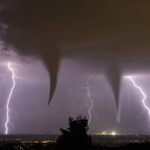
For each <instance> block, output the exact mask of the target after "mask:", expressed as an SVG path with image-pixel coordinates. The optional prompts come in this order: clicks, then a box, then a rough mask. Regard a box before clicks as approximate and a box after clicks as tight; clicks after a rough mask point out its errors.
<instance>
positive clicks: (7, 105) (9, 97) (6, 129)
mask: <svg viewBox="0 0 150 150" xmlns="http://www.w3.org/2000/svg"><path fill="white" fill-rule="evenodd" d="M7 66H8V69H9V71H10V72H11V74H12V76H11V78H12V83H13V84H12V87H11V89H10V93H9V95H8V98H7V102H6V122H5V134H8V123H9V111H10V110H9V104H10V100H11V97H12V94H13V90H14V88H15V84H16V82H15V73H14V70H13V68H12V65H11V63H10V62H8V64H7Z"/></svg>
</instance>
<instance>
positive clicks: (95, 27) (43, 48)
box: [0, 0, 150, 107]
mask: <svg viewBox="0 0 150 150" xmlns="http://www.w3.org/2000/svg"><path fill="white" fill-rule="evenodd" d="M0 4H1V7H0V39H1V41H3V42H5V45H6V50H7V47H13V48H14V49H15V50H16V51H17V52H18V53H19V54H20V55H23V56H35V57H39V58H41V59H42V60H43V62H44V63H45V66H46V68H47V70H48V71H49V74H50V96H49V102H50V101H51V99H52V98H53V95H54V92H55V88H56V85H57V78H58V72H59V65H60V62H61V59H62V58H66V57H67V58H71V59H74V58H75V59H77V60H79V61H80V60H82V61H84V58H87V59H88V60H89V61H92V63H95V62H96V63H95V65H94V66H95V67H94V69H95V71H97V70H101V71H102V72H103V73H104V74H105V76H106V78H107V80H108V82H109V84H110V86H111V88H112V91H113V93H114V97H115V100H116V106H117V107H118V104H119V89H120V80H121V75H122V74H130V73H134V72H137V73H139V72H140V73H141V72H145V71H148V72H149V67H148V66H149V64H150V59H149V58H150V51H149V48H150V44H149V43H150V30H149V26H150V20H149V16H150V10H149V7H148V6H149V5H150V2H148V1H139V0H137V1H136V2H131V1H128V0H127V1H125V2H123V1H115V2H114V1H111V0H108V1H101V0H100V1H92V2H91V1H89V0H86V1H85V0H81V1H74V0H73V1H69V0H61V1H59V0H58V1H49V0H44V1H41V0H26V1H25V0H13V1H11V3H10V1H9V0H5V1H1V2H0ZM101 62H102V63H101ZM89 67H90V65H89Z"/></svg>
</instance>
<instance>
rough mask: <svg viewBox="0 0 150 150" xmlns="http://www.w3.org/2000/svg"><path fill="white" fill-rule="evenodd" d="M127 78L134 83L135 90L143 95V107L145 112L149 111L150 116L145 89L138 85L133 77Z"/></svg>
mask: <svg viewBox="0 0 150 150" xmlns="http://www.w3.org/2000/svg"><path fill="white" fill-rule="evenodd" d="M127 78H128V79H129V80H130V81H131V82H132V84H133V86H134V87H135V88H137V89H138V90H139V92H140V93H141V95H142V96H143V98H142V104H143V107H144V108H145V110H147V112H148V114H149V116H150V108H149V107H148V106H147V105H146V103H145V101H146V98H147V96H146V94H145V93H144V91H143V89H142V88H141V87H140V86H138V85H137V84H136V82H135V80H134V79H133V78H132V77H131V76H127Z"/></svg>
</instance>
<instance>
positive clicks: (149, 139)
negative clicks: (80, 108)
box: [0, 135, 150, 150]
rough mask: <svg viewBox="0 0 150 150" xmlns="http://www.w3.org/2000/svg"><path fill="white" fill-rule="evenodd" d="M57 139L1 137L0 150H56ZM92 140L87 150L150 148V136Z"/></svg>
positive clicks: (71, 148) (112, 137)
mask: <svg viewBox="0 0 150 150" xmlns="http://www.w3.org/2000/svg"><path fill="white" fill-rule="evenodd" d="M57 137H58V136H50V135H43V136H41V135H32V136H31V135H30V136H29V135H28V136H21V135H20V136H18V135H15V136H14V135H12V136H0V150H56V139H57ZM92 139H93V141H92V143H93V144H92V146H91V147H89V148H87V150H88V149H89V150H105V149H106V150H107V149H108V150H111V149H118V150H119V149H136V148H141V149H148V148H150V136H136V135H128V136H92ZM68 147H69V149H70V150H74V146H73V145H69V142H68ZM78 149H81V148H80V147H79V148H78Z"/></svg>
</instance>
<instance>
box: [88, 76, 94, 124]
mask: <svg viewBox="0 0 150 150" xmlns="http://www.w3.org/2000/svg"><path fill="white" fill-rule="evenodd" d="M91 78H92V76H90V77H89V78H88V80H87V86H86V90H87V96H88V98H89V101H90V107H89V110H88V114H89V120H88V124H90V122H91V119H92V109H93V105H94V103H93V99H92V97H91V91H90V86H89V81H90V79H91Z"/></svg>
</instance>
